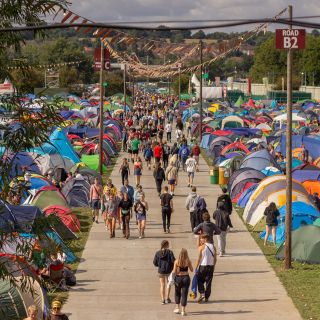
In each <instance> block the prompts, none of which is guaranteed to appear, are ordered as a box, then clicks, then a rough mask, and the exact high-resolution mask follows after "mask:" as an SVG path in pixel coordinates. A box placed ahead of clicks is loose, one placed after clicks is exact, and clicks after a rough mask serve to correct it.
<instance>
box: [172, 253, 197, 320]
mask: <svg viewBox="0 0 320 320" xmlns="http://www.w3.org/2000/svg"><path fill="white" fill-rule="evenodd" d="M189 270H190V271H191V272H193V267H192V263H191V261H190V259H189V255H188V251H187V249H184V248H182V249H181V252H180V254H179V257H178V259H177V260H176V261H175V262H174V266H173V273H174V274H175V275H176V276H175V284H174V286H175V301H176V308H175V309H174V310H173V312H174V313H180V312H181V315H182V316H185V315H186V306H187V299H188V291H189V286H190V276H189ZM180 306H181V310H180Z"/></svg>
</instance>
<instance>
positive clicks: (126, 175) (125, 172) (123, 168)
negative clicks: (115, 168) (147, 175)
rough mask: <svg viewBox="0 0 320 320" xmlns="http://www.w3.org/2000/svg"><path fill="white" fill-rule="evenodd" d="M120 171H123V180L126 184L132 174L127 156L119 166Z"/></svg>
mask: <svg viewBox="0 0 320 320" xmlns="http://www.w3.org/2000/svg"><path fill="white" fill-rule="evenodd" d="M119 173H121V181H122V185H124V181H125V180H128V179H129V174H130V166H129V163H128V159H127V158H123V160H122V164H121V166H120V168H119Z"/></svg>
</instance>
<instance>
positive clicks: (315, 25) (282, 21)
mask: <svg viewBox="0 0 320 320" xmlns="http://www.w3.org/2000/svg"><path fill="white" fill-rule="evenodd" d="M256 23H272V24H282V25H292V26H298V27H305V28H312V29H320V24H319V23H315V22H313V23H310V22H305V21H297V20H292V21H290V22H289V21H288V20H286V19H277V20H275V19H269V18H268V19H256V20H246V21H239V22H232V23H223V24H215V25H204V26H180V27H178V26H175V27H157V28H155V27H148V26H144V27H143V26H130V25H120V24H119V25H115V24H108V23H72V24H70V23H54V24H50V25H49V24H47V25H38V26H21V27H7V28H0V32H17V31H20V32H21V31H34V30H50V29H63V28H75V27H87V28H88V27H91V28H107V29H120V30H153V31H172V30H177V31H179V30H181V31H182V30H198V29H218V28H229V27H236V26H244V25H250V24H256Z"/></svg>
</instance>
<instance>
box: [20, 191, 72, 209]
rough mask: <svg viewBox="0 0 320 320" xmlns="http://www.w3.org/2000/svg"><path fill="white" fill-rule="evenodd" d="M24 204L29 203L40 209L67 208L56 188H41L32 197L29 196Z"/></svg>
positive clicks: (64, 200) (62, 196)
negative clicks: (55, 206) (48, 207)
mask: <svg viewBox="0 0 320 320" xmlns="http://www.w3.org/2000/svg"><path fill="white" fill-rule="evenodd" d="M26 203H31V204H32V205H34V206H37V207H39V208H41V209H44V208H46V207H47V206H48V205H58V206H63V207H68V203H67V200H66V198H65V197H64V195H63V194H62V193H61V192H60V191H59V189H57V188H56V187H53V186H49V187H43V188H41V189H39V190H38V191H37V193H36V194H35V195H34V196H31V197H30V198H29V199H28V200H27V201H26Z"/></svg>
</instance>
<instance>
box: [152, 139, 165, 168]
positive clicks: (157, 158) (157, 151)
mask: <svg viewBox="0 0 320 320" xmlns="http://www.w3.org/2000/svg"><path fill="white" fill-rule="evenodd" d="M162 153H163V150H162V147H161V146H160V144H159V143H158V142H156V145H155V147H154V148H153V156H154V159H155V163H159V162H160V161H161V158H162Z"/></svg>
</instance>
